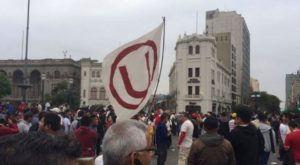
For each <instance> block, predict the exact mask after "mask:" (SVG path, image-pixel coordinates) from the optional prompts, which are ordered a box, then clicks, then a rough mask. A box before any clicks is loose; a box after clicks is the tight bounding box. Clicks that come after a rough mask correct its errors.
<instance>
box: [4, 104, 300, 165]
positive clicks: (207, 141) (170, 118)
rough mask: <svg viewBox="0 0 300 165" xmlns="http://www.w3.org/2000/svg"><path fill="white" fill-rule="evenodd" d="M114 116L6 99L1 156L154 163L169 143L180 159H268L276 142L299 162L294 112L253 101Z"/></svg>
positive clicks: (234, 162) (197, 162)
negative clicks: (228, 107)
mask: <svg viewBox="0 0 300 165" xmlns="http://www.w3.org/2000/svg"><path fill="white" fill-rule="evenodd" d="M116 121H117V116H116V114H115V112H114V109H113V107H112V106H108V107H94V108H84V109H77V110H70V109H69V108H68V105H63V106H60V107H53V106H52V107H51V106H50V103H46V104H45V106H44V108H43V106H42V105H41V104H31V105H27V104H25V103H20V104H19V105H18V106H16V108H14V107H13V106H12V105H11V104H10V103H6V104H0V160H2V161H3V162H5V164H8V165H18V164H23V162H24V161H25V160H26V161H28V162H30V163H29V164H73V163H79V164H80V163H83V164H96V165H100V164H101V165H102V164H104V165H117V164H120V165H149V164H150V163H151V161H153V156H154V155H157V160H156V161H157V162H156V163H157V164H158V165H164V164H166V160H167V156H168V149H170V148H171V147H172V146H177V148H178V165H185V164H189V165H202V164H207V165H223V164H224V165H267V164H268V159H269V155H270V154H271V153H275V152H276V151H275V149H276V145H278V146H279V152H278V155H279V157H278V159H280V160H281V161H282V162H283V164H284V165H291V164H295V165H299V164H300V130H299V127H300V122H299V118H298V117H297V115H295V114H291V113H288V112H285V113H282V114H281V115H280V116H279V115H275V114H268V113H262V112H260V113H254V111H253V110H251V109H250V107H248V106H237V107H236V109H234V110H233V112H232V113H226V112H223V113H221V114H218V115H217V114H214V113H212V112H209V113H207V114H199V113H188V112H180V113H178V114H175V113H171V112H168V111H163V110H161V109H158V110H156V111H155V112H153V113H150V114H145V113H139V114H137V115H135V116H134V117H133V118H132V119H129V120H125V121H118V122H116ZM172 136H178V141H175V142H174V141H172ZM19 155H20V156H19ZM58 155H60V156H59V158H56V157H57V156H58ZM16 157H17V158H16ZM22 161H23V162H22ZM41 162H42V163H41Z"/></svg>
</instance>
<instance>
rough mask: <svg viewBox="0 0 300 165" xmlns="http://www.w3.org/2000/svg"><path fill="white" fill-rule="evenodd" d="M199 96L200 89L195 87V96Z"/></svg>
mask: <svg viewBox="0 0 300 165" xmlns="http://www.w3.org/2000/svg"><path fill="white" fill-rule="evenodd" d="M199 94H200V87H199V86H195V95H199Z"/></svg>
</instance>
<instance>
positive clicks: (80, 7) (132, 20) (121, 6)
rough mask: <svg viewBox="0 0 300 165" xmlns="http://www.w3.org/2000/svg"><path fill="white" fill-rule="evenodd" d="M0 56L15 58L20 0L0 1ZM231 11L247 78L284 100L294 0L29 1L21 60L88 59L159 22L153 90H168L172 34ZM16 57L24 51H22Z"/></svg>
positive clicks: (294, 38) (294, 43)
mask: <svg viewBox="0 0 300 165" xmlns="http://www.w3.org/2000/svg"><path fill="white" fill-rule="evenodd" d="M0 2H1V3H0V4H1V5H0V59H21V56H22V53H21V52H22V35H23V32H24V35H25V31H26V14H27V1H26V0H0ZM217 8H218V9H219V10H221V11H232V10H235V11H237V12H238V13H240V14H242V16H243V17H244V18H245V20H246V23H247V25H248V29H249V31H250V36H251V57H250V59H251V64H250V65H251V77H254V78H257V79H258V80H259V82H260V88H261V90H262V91H267V92H268V93H270V94H274V95H276V96H278V97H279V98H280V99H281V100H282V101H285V74H287V73H295V72H296V71H297V70H298V69H299V68H300V10H299V9H300V1H298V0H263V1H261V0H251V1H250V0H248V1H242V0H184V1H183V0H31V13H30V38H29V53H28V54H29V55H28V58H29V59H43V58H63V57H64V56H63V51H68V53H67V54H68V56H69V55H71V57H72V58H73V59H75V60H79V59H81V58H87V57H90V58H92V59H96V60H99V61H100V62H101V61H102V60H103V58H104V57H105V55H107V54H108V53H110V52H111V51H112V50H114V49H115V48H117V47H118V46H121V45H122V44H125V43H126V42H128V41H131V40H134V39H136V38H138V37H140V36H141V35H143V34H145V33H146V32H148V31H150V30H152V29H153V28H155V27H157V26H158V25H159V24H160V23H161V22H162V19H161V17H162V16H165V17H166V46H165V62H164V64H163V74H162V77H161V83H160V86H159V90H158V91H159V93H168V90H169V87H168V86H169V79H168V73H169V71H170V68H171V66H172V64H173V62H174V60H175V51H174V47H175V43H176V41H177V38H178V36H179V35H180V34H184V33H186V34H192V33H195V32H196V13H197V10H198V22H199V23H198V33H202V32H203V30H204V28H205V12H206V11H207V10H214V9H217ZM23 56H24V53H23Z"/></svg>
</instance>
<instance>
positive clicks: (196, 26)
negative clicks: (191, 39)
mask: <svg viewBox="0 0 300 165" xmlns="http://www.w3.org/2000/svg"><path fill="white" fill-rule="evenodd" d="M196 34H198V10H197V13H196Z"/></svg>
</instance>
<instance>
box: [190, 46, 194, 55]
mask: <svg viewBox="0 0 300 165" xmlns="http://www.w3.org/2000/svg"><path fill="white" fill-rule="evenodd" d="M189 54H193V46H189Z"/></svg>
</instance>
